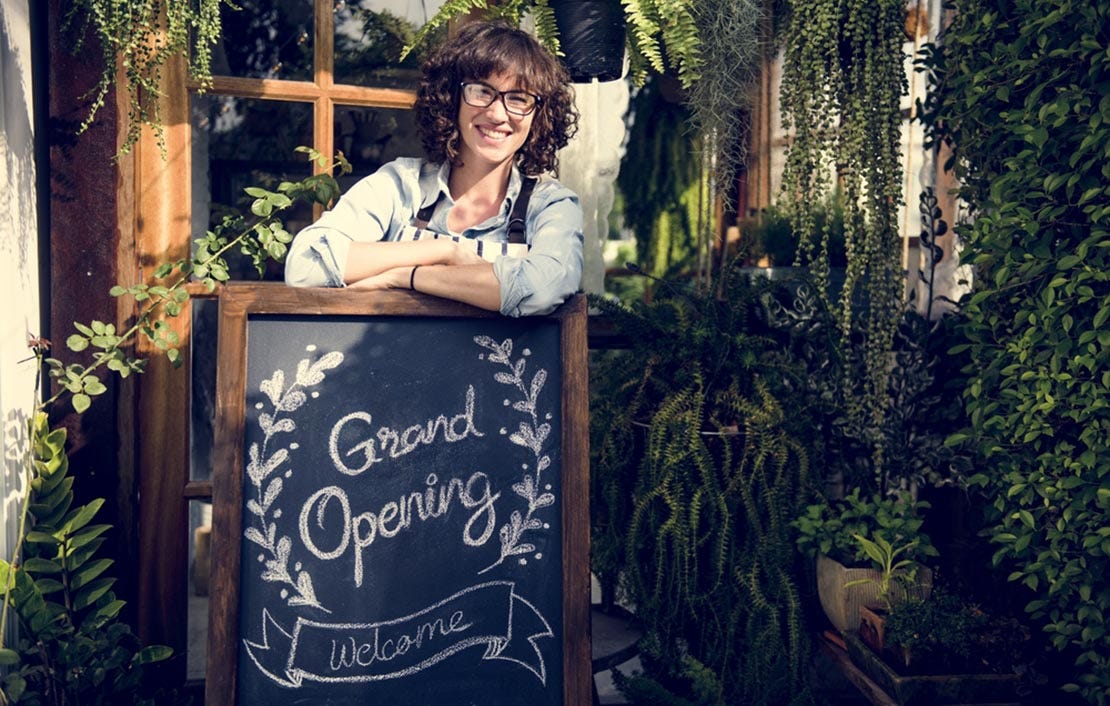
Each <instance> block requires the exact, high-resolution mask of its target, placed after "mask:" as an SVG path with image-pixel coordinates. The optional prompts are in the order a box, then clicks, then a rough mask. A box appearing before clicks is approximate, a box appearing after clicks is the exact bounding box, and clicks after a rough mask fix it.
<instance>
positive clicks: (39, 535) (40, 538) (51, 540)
mask: <svg viewBox="0 0 1110 706" xmlns="http://www.w3.org/2000/svg"><path fill="white" fill-rule="evenodd" d="M25 539H26V540H27V541H28V542H31V543H32V544H54V545H57V544H59V543H60V540H59V539H58V538H57V537H55V536H54V535H52V534H49V533H47V532H39V531H38V530H32V531H31V532H28V533H27V536H26V537H25Z"/></svg>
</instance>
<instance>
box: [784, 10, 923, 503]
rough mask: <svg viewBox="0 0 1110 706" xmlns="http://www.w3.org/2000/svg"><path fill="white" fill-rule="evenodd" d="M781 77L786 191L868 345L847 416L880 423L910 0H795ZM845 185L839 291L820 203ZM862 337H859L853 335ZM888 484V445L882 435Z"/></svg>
mask: <svg viewBox="0 0 1110 706" xmlns="http://www.w3.org/2000/svg"><path fill="white" fill-rule="evenodd" d="M789 10H790V14H789V19H788V21H787V26H786V28H785V33H784V37H785V60H784V66H783V76H782V91H781V101H782V114H783V124H784V127H785V128H786V129H787V130H788V131H789V132H790V133H791V134H792V141H791V144H790V147H789V149H788V151H787V158H786V167H785V170H784V173H783V186H782V196H783V199H784V206H785V208H786V209H787V211H788V213H789V214H790V219H791V222H792V224H793V226H794V230H795V232H796V233H797V234H798V237H799V243H798V256H799V260H800V261H801V263H802V264H806V265H808V266H809V267H810V269H811V272H812V274H813V277H814V279H815V281H816V284H817V291H818V294H819V295H820V296H821V297H822V298H823V300H824V304H825V305H826V306H827V307H828V308H829V309H830V310H831V311H835V312H837V318H838V321H839V329H840V336H841V338H842V339H844V341H845V342H849V341H852V343H853V347H858V348H859V349H860V350H862V353H863V355H862V359H861V365H862V370H859V371H856V370H853V369H851V368H845V370H844V371H843V372H844V374H845V375H848V376H855V375H857V374H859V376H860V377H861V382H862V388H863V389H862V390H861V394H859V395H856V396H853V397H852V399H851V400H848V401H847V403H848V406H849V410H848V411H849V416H850V417H852V418H853V420H854V421H855V422H856V423H857V424H859V425H860V426H861V427H862V428H870V429H879V428H881V427H882V424H883V417H884V415H885V410H886V408H887V406H888V405H887V404H886V394H887V387H888V376H889V372H890V365H891V356H890V353H889V352H890V350H891V348H892V344H893V341H894V335H895V331H896V330H897V327H898V321H899V317H900V315H901V311H902V307H903V302H902V296H903V295H902V292H903V287H904V284H903V275H902V265H901V254H902V242H901V236H900V234H899V231H898V227H897V214H898V209H899V207H900V206H901V205H902V164H901V154H900V150H899V146H900V144H901V105H900V103H901V97H902V95H904V94H905V92H906V78H905V73H904V69H903V66H904V63H903V62H904V56H903V52H902V43H903V39H904V35H903V26H904V2H903V0H790V2H789ZM837 186H839V188H840V189H842V191H843V194H844V237H845V244H846V250H847V268H846V276H845V284H844V288H843V290H841V293H840V295H839V300H838V301H835V302H834V301H831V297H832V295H830V293H829V286H828V285H829V256H830V248H829V244H830V240H831V237H832V233H831V231H830V228H829V224H828V222H826V224H825V227H823V228H818V227H817V226H816V211H817V209H818V208H819V207H820V204H821V203H822V201H823V200H824V199H825V198H827V197H828V195H829V194H830V193H831V192H832V191H833V189H834V188H836V187H837ZM853 339H855V340H854V341H853ZM872 439H873V440H872V457H873V462H874V467H875V471H876V474H877V476H878V482H879V485H880V486H881V485H883V478H884V476H883V452H884V449H883V443H882V437H881V434H874V435H872Z"/></svg>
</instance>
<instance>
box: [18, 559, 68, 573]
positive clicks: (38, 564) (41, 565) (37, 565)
mask: <svg viewBox="0 0 1110 706" xmlns="http://www.w3.org/2000/svg"><path fill="white" fill-rule="evenodd" d="M23 570H24V571H28V572H30V573H33V574H56V573H58V572H59V571H61V570H62V565H61V564H59V563H58V562H56V561H51V560H50V559H43V558H41V557H31V558H30V559H28V560H27V561H25V562H23Z"/></svg>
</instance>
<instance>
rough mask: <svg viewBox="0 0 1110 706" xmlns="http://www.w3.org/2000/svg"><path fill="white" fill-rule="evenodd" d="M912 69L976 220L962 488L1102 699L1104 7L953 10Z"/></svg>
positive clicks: (1107, 692)
mask: <svg viewBox="0 0 1110 706" xmlns="http://www.w3.org/2000/svg"><path fill="white" fill-rule="evenodd" d="M954 4H955V7H956V9H957V13H956V15H955V18H954V20H953V22H952V25H951V27H950V28H949V29H948V30H947V31H946V32H945V34H944V37H943V39H942V42H941V46H940V47H928V48H927V52H926V53H925V55H924V57H923V62H922V63H923V64H924V65H925V67H926V68H927V69H929V70H930V71H931V72H932V74H933V77H934V80H935V81H937V82H938V84H939V88H940V90H939V92H938V94H937V95H938V98H937V99H936V101H935V102H934V103H931V104H930V105H927V106H925V107H926V108H927V111H926V114H927V116H928V120H929V129H930V130H931V134H932V135H933V136H934V138H936V139H943V140H946V141H948V142H950V143H951V144H952V145H953V147H954V150H955V153H954V154H955V158H954V161H953V165H954V167H955V170H956V175H957V176H958V177H959V179H960V182H961V183H962V185H963V186H962V188H961V189H960V195H961V197H962V198H963V199H964V200H965V201H966V202H967V203H968V204H969V206H970V207H971V209H972V212H973V214H974V216H975V220H974V222H973V223H970V224H965V225H962V226H960V227H959V228H958V233H959V234H960V235H961V236H962V238H963V239H964V240H965V241H966V243H967V245H968V252H967V254H966V260H967V261H969V262H971V263H972V264H973V265H974V266H975V268H976V280H977V282H976V290H975V291H974V292H973V293H972V295H971V296H970V297H969V298H968V299H967V301H966V302H964V304H963V313H964V327H963V328H964V331H965V334H966V336H967V338H968V341H969V342H968V343H967V344H966V346H965V347H963V348H962V349H963V350H966V352H967V353H968V355H969V357H970V364H969V365H968V366H967V372H968V373H969V382H968V385H967V388H966V391H965V393H964V396H965V400H966V403H967V411H968V414H969V417H970V428H969V429H968V430H967V431H966V432H965V433H963V434H961V435H959V436H958V437H956V438H957V439H969V440H971V441H972V442H973V443H975V444H976V446H977V448H978V450H979V451H980V452H981V453H982V455H983V456H984V457H985V461H984V463H983V468H984V469H985V470H983V472H981V473H979V474H977V475H975V476H974V477H973V478H972V481H973V483H974V485H975V486H977V487H978V488H981V489H982V491H983V492H984V493H985V494H986V496H987V498H988V503H989V505H990V511H991V513H992V514H991V520H992V525H993V526H992V527H991V528H990V530H989V533H990V536H991V539H992V540H993V541H994V542H995V543H997V545H998V551H997V553H996V554H995V557H994V560H995V563H996V564H1000V565H1001V564H1005V565H1007V566H1009V567H1011V568H1012V573H1011V574H1010V579H1011V580H1013V581H1015V582H1020V583H1022V584H1024V585H1025V586H1027V587H1028V588H1029V589H1030V590H1031V591H1032V592H1033V593H1034V596H1033V600H1031V601H1030V602H1029V604H1028V608H1027V609H1028V611H1029V613H1031V614H1032V616H1033V617H1034V618H1036V619H1039V620H1041V621H1043V624H1044V626H1045V630H1046V631H1047V632H1048V634H1049V636H1050V637H1051V641H1052V643H1053V644H1054V645H1055V646H1056V647H1057V648H1058V649H1060V650H1062V651H1067V652H1070V653H1072V654H1073V655H1074V656H1075V658H1076V662H1075V664H1076V667H1077V669H1076V674H1075V680H1074V681H1073V682H1072V683H1071V684H1069V685H1068V686H1067V687H1066V688H1067V689H1068V690H1072V691H1079V692H1081V693H1082V694H1083V696H1084V697H1085V698H1087V699H1088V700H1089V701H1091V702H1092V703H1100V704H1105V703H1110V625H1108V624H1107V622H1106V621H1107V616H1110V533H1108V530H1107V526H1106V517H1107V512H1108V511H1110V327H1107V325H1106V324H1107V321H1108V320H1110V187H1108V186H1107V184H1108V183H1110V152H1108V151H1107V150H1108V148H1107V146H1108V145H1110V90H1108V89H1110V51H1108V46H1110V35H1108V34H1107V32H1106V28H1107V27H1108V26H1110V6H1108V5H1107V4H1106V3H1090V2H1080V1H1079V0H958V1H957V2H955V3H954Z"/></svg>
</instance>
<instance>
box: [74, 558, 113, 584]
mask: <svg viewBox="0 0 1110 706" xmlns="http://www.w3.org/2000/svg"><path fill="white" fill-rule="evenodd" d="M113 563H114V562H113V561H112V560H111V559H97V560H96V561H93V562H90V563H88V564H86V565H85V566H83V567H81V570H80V571H78V572H77V574H76V575H74V577H73V579H72V581H71V583H70V587H71V588H73V589H74V590H77V589H79V588H81V587H82V586H85V585H87V584H88V583H89V582H91V581H92V580H93V579H95V578H96V577H98V576H100V575H101V574H102V573H104V572H105V571H107V570H108V567H110V566H111V565H112V564H113Z"/></svg>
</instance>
